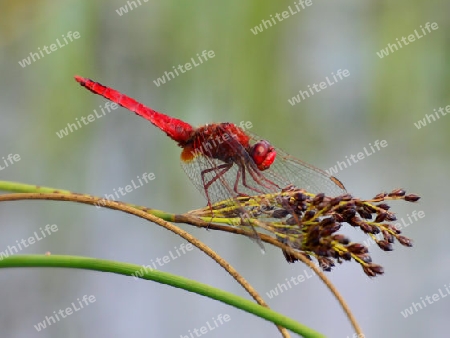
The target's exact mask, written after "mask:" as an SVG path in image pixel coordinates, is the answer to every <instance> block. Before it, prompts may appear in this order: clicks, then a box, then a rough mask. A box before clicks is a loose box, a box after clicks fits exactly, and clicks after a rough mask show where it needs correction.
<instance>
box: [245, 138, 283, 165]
mask: <svg viewBox="0 0 450 338" xmlns="http://www.w3.org/2000/svg"><path fill="white" fill-rule="evenodd" d="M250 155H251V157H252V159H253V161H254V162H255V164H256V165H257V166H258V169H259V170H266V169H268V168H269V167H270V166H271V164H272V163H273V162H274V161H275V157H276V155H277V153H276V151H275V149H274V148H273V147H272V146H271V145H270V143H269V142H267V141H264V140H261V141H259V142H257V143H255V145H254V146H253V149H252V151H251V154H250Z"/></svg>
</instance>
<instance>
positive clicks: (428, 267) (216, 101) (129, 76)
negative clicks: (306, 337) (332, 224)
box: [0, 0, 450, 338]
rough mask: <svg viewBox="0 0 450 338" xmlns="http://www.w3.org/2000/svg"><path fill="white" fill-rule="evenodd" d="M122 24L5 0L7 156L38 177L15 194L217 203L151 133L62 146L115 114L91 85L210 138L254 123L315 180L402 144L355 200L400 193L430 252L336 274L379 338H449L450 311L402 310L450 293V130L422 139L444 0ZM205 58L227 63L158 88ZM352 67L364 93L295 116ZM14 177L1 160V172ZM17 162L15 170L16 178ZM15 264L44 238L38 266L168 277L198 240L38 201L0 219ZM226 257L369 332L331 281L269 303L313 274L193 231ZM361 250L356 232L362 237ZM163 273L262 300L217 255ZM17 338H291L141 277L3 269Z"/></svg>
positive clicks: (121, 131) (246, 10)
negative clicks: (181, 251)
mask: <svg viewBox="0 0 450 338" xmlns="http://www.w3.org/2000/svg"><path fill="white" fill-rule="evenodd" d="M135 1H136V3H137V4H138V8H136V9H134V10H130V9H129V7H128V13H124V12H122V15H119V14H118V13H117V10H119V9H120V8H121V7H123V6H127V1H125V0H114V1H58V2H56V1H14V2H13V1H1V2H0V71H1V77H0V111H1V112H0V114H1V115H0V118H1V119H0V158H1V157H6V156H7V155H8V154H10V153H12V154H19V155H20V157H21V160H20V161H19V162H17V163H15V164H14V165H12V166H10V167H8V168H6V169H4V170H2V171H0V179H1V180H12V181H20V182H24V183H30V184H39V185H45V186H51V187H57V188H62V189H69V190H72V191H77V192H85V193H90V194H94V195H100V196H103V195H104V194H106V193H112V192H113V189H117V188H119V187H124V186H125V185H127V184H129V182H130V181H131V180H132V179H135V178H136V176H138V175H142V174H143V173H146V172H147V173H154V174H155V177H156V178H155V180H153V181H151V182H150V183H149V184H146V185H145V186H143V187H142V188H140V189H138V190H135V191H133V192H132V193H129V194H128V195H127V196H125V197H124V198H123V200H125V201H128V202H132V203H137V204H141V205H147V206H149V207H152V208H158V209H162V210H166V211H170V212H174V213H182V212H185V211H187V210H192V209H196V208H199V207H202V206H204V205H205V200H204V199H203V197H202V195H201V194H200V193H199V192H198V191H197V190H196V189H195V187H194V186H193V185H192V184H191V183H190V182H189V180H188V178H187V177H186V176H185V174H184V172H183V171H182V169H181V167H180V165H179V154H180V149H179V148H178V147H177V146H176V145H175V143H174V142H173V141H171V140H170V139H168V138H167V137H166V136H165V135H164V134H163V133H162V132H161V131H159V130H157V129H156V128H155V127H153V126H152V125H151V124H149V123H147V122H145V121H144V120H142V119H140V118H138V117H135V116H134V115H133V114H131V113H129V112H127V111H125V110H124V109H122V108H120V109H117V110H116V111H114V112H112V113H110V114H108V115H107V116H105V117H103V118H101V119H99V120H96V121H94V122H92V123H90V124H89V125H87V126H83V128H81V129H80V130H78V131H76V132H74V133H71V134H70V135H68V136H66V137H63V138H59V137H58V136H57V134H56V132H57V131H59V130H60V129H63V128H65V127H66V126H67V124H68V123H74V121H76V119H77V118H78V119H80V118H81V117H82V116H87V115H89V114H91V113H92V112H93V110H94V109H98V108H99V106H103V105H104V103H105V100H104V99H102V98H101V97H99V96H94V95H92V94H91V93H89V92H88V91H86V90H85V89H83V88H81V87H80V86H79V85H78V84H77V83H76V82H75V81H74V80H73V76H74V75H75V74H78V75H81V76H85V77H89V78H92V79H95V80H97V81H99V82H101V83H103V84H107V85H110V86H112V87H114V88H116V89H119V90H121V91H122V92H124V93H127V94H129V95H131V96H132V97H134V98H136V99H139V100H140V101H142V102H143V103H145V104H148V105H149V106H151V107H153V108H155V109H157V110H160V111H163V112H166V113H168V114H170V115H172V116H175V117H178V118H181V119H183V120H186V121H188V122H190V123H192V124H194V125H199V124H203V123H207V122H224V121H230V122H235V123H239V122H241V121H250V122H252V124H253V128H252V130H251V131H252V132H254V133H256V134H258V135H263V136H264V137H265V138H266V139H268V140H270V141H271V142H272V143H273V144H275V145H277V146H278V147H280V148H282V149H284V150H286V151H287V152H289V153H291V154H292V155H294V156H297V157H299V158H301V159H303V160H305V161H307V162H309V163H312V164H314V165H316V166H319V167H321V168H324V169H326V168H329V167H331V166H333V165H335V164H336V162H337V161H342V160H344V159H345V156H350V155H351V154H356V153H357V152H359V151H362V150H363V148H364V147H367V146H368V145H369V143H372V144H373V143H374V141H375V140H386V141H387V142H388V144H389V146H388V147H386V148H383V149H382V150H380V151H378V152H376V153H374V154H373V155H371V156H369V157H367V158H365V159H364V160H362V161H360V162H359V163H357V164H354V165H352V166H351V167H349V168H347V169H345V170H342V171H340V172H339V174H338V175H337V176H338V177H339V178H340V179H341V180H342V181H343V182H344V183H345V185H346V187H347V188H348V190H349V191H350V192H351V193H352V194H353V195H355V196H360V197H362V198H368V197H371V196H373V195H375V194H376V193H378V192H381V191H390V190H392V189H393V188H397V187H402V188H405V189H406V190H407V191H408V192H411V193H413V192H414V193H418V194H419V195H421V196H422V199H421V201H420V202H419V203H417V204H410V203H401V202H397V203H392V205H393V208H394V210H395V211H396V212H397V215H398V218H405V219H406V220H407V216H408V214H411V213H412V212H413V211H414V210H416V211H423V212H424V213H425V215H426V216H425V217H424V218H423V219H421V220H419V221H418V222H414V223H413V224H411V225H410V226H409V227H407V228H406V229H405V232H404V234H405V235H406V236H408V237H411V238H413V239H414V247H413V248H404V247H401V246H400V245H398V244H397V245H395V250H394V251H393V252H388V253H385V252H381V250H379V249H378V248H377V247H375V246H372V247H371V248H370V249H371V254H372V258H373V260H374V261H375V262H376V263H378V264H381V265H383V266H384V267H385V275H384V276H380V277H377V278H375V279H369V278H368V277H367V276H366V275H365V274H364V273H363V272H362V270H361V269H360V267H359V266H358V265H357V264H355V263H352V264H349V263H346V264H343V265H342V266H339V267H338V268H337V269H335V271H334V272H332V273H329V274H328V276H329V277H330V279H331V280H332V281H333V283H335V285H336V286H337V288H338V289H339V290H340V291H341V292H342V294H343V296H344V297H345V298H346V300H347V301H348V303H349V305H350V307H351V309H352V310H353V311H354V313H355V314H356V317H357V319H358V320H359V322H360V324H361V326H362V327H363V329H364V331H365V333H366V337H425V336H426V337H444V336H446V335H447V334H446V332H447V330H448V326H449V322H448V313H449V310H450V301H449V300H448V299H450V298H442V299H441V300H439V301H438V302H435V304H432V305H429V306H428V307H426V308H425V309H423V310H421V311H418V312H417V313H415V314H414V315H412V316H411V317H409V318H406V319H405V318H404V317H403V316H402V315H401V311H403V310H404V309H405V308H408V307H410V306H411V303H412V302H419V301H420V297H425V296H427V295H430V296H431V295H432V294H434V293H437V292H438V289H439V288H441V289H442V290H445V289H444V287H445V285H448V283H449V282H450V279H449V273H448V269H447V263H448V262H449V258H450V250H449V248H448V240H449V234H448V216H446V214H447V210H446V209H447V203H448V185H449V184H448V182H449V180H448V175H449V169H450V163H449V155H448V154H449V140H450V137H449V135H450V134H449V132H448V131H449V126H450V117H446V116H444V117H441V118H440V119H439V120H438V121H436V122H433V123H430V124H429V125H427V126H426V127H423V128H421V129H418V128H416V127H415V125H414V122H416V123H417V121H418V120H421V119H423V118H424V117H425V114H431V113H432V112H433V109H435V108H439V107H445V106H447V105H449V104H450V95H449V89H450V81H449V76H450V67H449V66H448V60H449V59H450V55H449V51H450V44H449V41H450V40H449V39H448V29H449V25H450V20H449V16H448V12H449V10H450V3H448V2H447V3H446V2H443V1H437V0H434V1H428V2H421V1H395V2H392V1H367V2H361V1H355V0H343V1H316V0H313V5H312V6H310V7H307V8H305V9H304V10H302V11H301V12H300V13H297V14H295V15H293V16H291V17H289V18H288V19H286V20H284V21H283V22H280V23H278V24H276V25H274V26H273V27H271V28H268V29H266V30H264V31H263V32H261V33H259V34H257V35H254V34H253V33H252V32H251V30H250V28H253V27H254V26H256V25H259V24H261V20H263V19H266V20H267V19H269V18H270V15H275V14H276V13H281V12H282V11H285V10H288V6H293V5H294V3H293V1H276V2H275V1H255V0H253V1H246V2H242V1H236V0H230V1H197V0H194V1H147V2H145V1H144V0H140V2H141V5H139V3H138V0H135ZM427 22H436V23H437V24H438V25H439V29H438V30H436V31H432V32H431V33H430V34H428V35H427V36H424V37H423V38H421V39H419V40H417V41H415V42H413V43H411V44H410V45H408V46H405V47H403V48H402V49H400V50H399V51H396V52H395V53H392V54H391V55H389V56H387V57H384V58H379V57H378V56H377V54H376V52H377V51H380V49H382V48H386V46H387V44H388V43H395V42H396V40H395V39H396V38H401V37H402V36H407V35H409V34H412V33H413V32H414V30H415V29H420V25H424V24H425V23H427ZM69 31H72V32H74V31H78V32H79V34H80V38H79V39H77V40H74V41H73V42H70V43H69V44H67V45H66V46H64V47H62V48H59V49H58V50H56V51H54V52H52V53H51V54H49V55H46V56H45V57H44V58H41V59H40V60H37V61H36V62H32V63H31V64H30V65H28V66H26V67H22V66H20V64H19V61H22V60H23V59H24V58H27V57H28V56H29V55H30V52H36V51H37V50H38V48H39V47H40V48H42V47H43V46H44V45H47V46H48V45H50V44H51V43H55V41H56V39H57V38H61V36H62V35H67V33H68V32H69ZM203 50H213V51H214V52H215V57H214V58H213V59H210V60H208V61H207V62H205V63H204V64H202V65H201V66H199V67H196V68H194V69H192V70H190V71H189V72H187V73H185V74H182V75H180V76H179V77H177V78H175V79H173V80H171V81H168V82H167V83H166V84H164V85H161V86H159V87H158V86H156V85H155V84H154V82H153V81H154V80H156V79H157V78H158V77H161V76H162V75H163V73H164V72H165V71H170V70H172V67H173V66H177V65H178V64H184V63H186V62H189V60H190V58H191V57H195V55H196V54H197V53H201V52H202V51H203ZM338 69H348V70H349V72H350V74H351V75H350V76H349V77H348V78H345V79H344V80H342V81H341V82H339V83H338V84H335V85H334V86H332V87H329V88H327V89H325V90H323V91H322V92H320V93H317V94H315V95H314V96H312V97H310V98H309V99H307V100H305V101H304V102H301V103H299V104H296V105H294V106H292V105H290V104H289V103H288V101H287V100H288V99H290V98H291V97H292V96H294V95H296V94H298V91H299V90H300V89H302V90H304V89H306V87H307V86H308V85H312V84H314V83H319V82H320V81H323V79H324V78H325V77H326V76H330V74H331V73H332V72H336V71H337V70H338ZM0 163H2V162H1V161H0ZM2 164H3V163H2ZM0 224H1V236H0V251H3V250H5V249H6V248H7V247H8V245H14V244H15V243H16V240H21V239H22V238H28V237H29V236H32V234H33V232H34V231H38V229H39V228H40V227H44V226H45V225H46V224H56V225H57V226H58V229H59V231H58V232H56V233H54V234H53V235H51V236H50V237H48V238H46V239H43V240H41V241H39V242H38V243H36V244H34V245H32V246H30V247H29V248H26V249H24V250H23V251H22V252H21V253H45V252H46V251H50V252H52V253H54V254H69V255H70V254H73V255H83V256H91V257H99V258H106V259H112V260H118V261H124V262H132V263H136V264H144V265H146V264H151V261H152V260H153V261H154V260H156V259H157V258H158V257H160V258H161V257H163V256H165V255H168V254H169V251H171V250H172V252H174V250H175V247H176V248H178V247H179V246H180V245H181V244H182V243H183V240H182V239H180V238H178V237H176V236H175V235H173V234H172V233H168V232H167V231H165V230H163V229H161V228H159V227H158V226H156V225H154V224H151V223H149V222H146V221H144V220H141V219H137V218H134V217H130V216H128V215H125V214H122V213H118V212H114V211H111V210H106V209H97V208H94V207H89V206H84V205H78V204H70V203H62V202H42V201H24V202H14V203H12V202H8V203H4V204H3V203H2V204H0ZM181 226H182V227H183V228H184V229H187V230H189V231H190V232H191V233H192V234H194V235H195V236H198V238H200V239H201V240H203V241H205V242H206V243H207V244H208V245H209V246H211V247H212V248H213V249H215V250H216V251H217V252H218V253H219V254H221V255H223V257H224V258H225V259H227V260H228V261H229V262H230V264H232V265H233V266H234V267H235V268H236V269H237V270H238V271H240V272H241V273H242V274H243V275H244V277H245V278H247V279H248V281H249V282H250V283H251V284H252V285H253V286H254V287H255V288H256V289H257V290H258V291H260V292H261V294H262V295H263V297H264V298H265V299H266V300H267V301H268V303H269V304H270V306H271V307H272V308H273V309H275V310H277V311H279V312H281V313H284V314H286V315H288V316H290V317H292V318H295V319H297V320H298V321H300V322H302V323H304V324H307V325H309V326H311V327H312V328H315V329H317V330H318V331H320V332H322V333H324V334H325V335H327V336H329V337H342V338H344V337H352V334H353V333H354V332H353V329H352V327H351V326H350V324H349V322H348V320H347V319H346V317H345V315H344V313H343V312H342V310H341V309H340V307H339V305H338V303H337V302H336V300H335V299H334V298H333V297H332V295H331V294H330V292H329V291H328V290H327V289H326V288H325V286H324V285H323V284H322V283H321V282H320V281H319V279H318V278H317V277H312V278H309V279H307V280H306V281H305V282H303V283H301V284H300V285H298V286H295V287H293V288H292V289H290V290H288V291H285V292H283V293H281V294H280V295H278V296H277V297H274V298H272V299H269V297H268V296H267V294H266V293H267V292H269V290H271V289H273V288H275V287H276V286H277V284H278V283H283V282H285V279H286V278H288V279H289V278H291V277H293V276H298V275H300V274H305V269H306V267H305V266H303V265H302V264H301V263H296V264H292V265H288V264H287V263H286V262H285V261H284V258H283V257H282V255H281V253H280V252H279V251H278V250H275V249H273V248H270V247H268V248H267V252H266V254H265V255H261V253H260V250H259V248H258V246H257V245H255V244H254V243H253V242H251V241H250V240H249V239H247V238H245V237H237V236H232V235H229V234H224V233H217V232H214V231H205V230H199V229H194V228H192V227H189V226H184V225H181ZM345 233H346V234H348V235H349V236H350V237H351V238H352V239H353V240H362V239H364V237H363V236H361V235H360V234H359V232H358V231H356V230H353V229H350V230H346V231H345ZM161 270H164V271H168V272H171V273H175V274H179V275H181V276H186V277H189V278H192V279H195V280H198V281H201V282H204V283H207V284H211V285H214V286H216V287H219V288H222V289H225V290H227V291H230V292H233V293H236V294H239V295H242V296H245V297H248V296H247V295H246V294H245V292H244V290H243V289H242V288H241V287H240V286H239V285H237V283H236V282H235V281H234V280H233V279H232V278H231V277H230V276H229V275H227V273H226V272H224V271H223V270H222V269H220V268H219V267H218V266H217V265H216V264H215V263H214V262H213V261H212V260H211V259H210V258H208V257H206V256H205V255H204V254H202V253H200V252H199V251H198V250H193V251H192V252H189V253H188V254H186V255H183V256H182V257H180V258H178V259H176V260H173V261H171V262H170V263H168V264H166V265H164V267H162V268H161ZM0 283H1V285H2V287H1V289H0V303H1V304H2V310H1V315H0V330H1V336H2V337H11V338H13V337H93V336H96V337H128V336H140V337H181V336H182V335H185V336H189V334H190V331H189V330H191V332H192V331H193V329H194V328H200V327H201V326H203V325H206V322H207V321H210V323H211V322H212V320H213V318H217V316H218V315H219V314H222V315H224V314H228V315H229V316H230V318H231V320H230V321H229V322H227V323H226V324H224V325H222V326H220V327H219V328H217V329H215V330H214V331H210V332H208V333H207V334H206V335H207V336H208V337H237V336H239V337H277V336H279V333H278V332H277V330H276V328H275V327H274V325H272V324H270V323H268V322H265V321H264V320H262V319H259V318H257V317H255V316H252V315H250V314H247V313H244V312H241V311H239V310H236V309H234V308H231V307H229V306H227V305H225V304H222V303H219V302H216V301H213V300H210V299H207V298H203V297H200V296H197V295H194V294H190V293H187V292H184V291H182V290H178V289H173V288H170V287H167V286H164V285H160V284H156V283H152V282H148V281H136V280H134V279H133V278H126V277H123V276H118V275H112V274H106V273H97V272H89V271H81V270H80V271H75V270H69V269H5V270H2V271H1V272H0ZM83 295H94V296H95V297H96V302H95V303H93V304H91V305H89V306H88V307H87V308H86V309H83V310H82V311H79V312H76V313H74V314H73V315H71V316H69V317H68V318H66V319H63V320H61V321H60V322H58V323H56V324H53V325H51V326H49V327H48V328H46V329H45V330H43V331H41V332H37V331H36V329H35V328H34V325H36V324H37V323H38V322H40V321H42V320H44V319H45V316H50V315H52V314H53V311H58V310H59V309H64V308H66V307H68V306H70V303H71V302H74V301H76V299H77V298H81V297H82V296H83Z"/></svg>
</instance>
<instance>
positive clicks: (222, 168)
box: [201, 163, 233, 211]
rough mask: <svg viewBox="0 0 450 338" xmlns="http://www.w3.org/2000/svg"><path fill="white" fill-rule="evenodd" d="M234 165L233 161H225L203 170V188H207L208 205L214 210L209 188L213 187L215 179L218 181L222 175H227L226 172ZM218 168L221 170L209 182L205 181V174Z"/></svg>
mask: <svg viewBox="0 0 450 338" xmlns="http://www.w3.org/2000/svg"><path fill="white" fill-rule="evenodd" d="M232 166H233V163H224V164H221V165H219V166H217V167H216V168H209V169H205V170H203V171H202V172H201V177H202V183H203V188H204V189H205V195H206V199H207V200H208V206H209V207H210V209H211V211H212V205H211V198H210V197H209V193H208V189H209V188H210V187H211V185H212V184H213V183H214V182H215V181H217V180H218V179H219V178H220V177H222V176H223V175H225V173H226V172H227V171H228V170H230V168H231V167H232ZM217 170H220V171H219V172H218V173H217V174H216V175H215V176H214V177H213V178H212V179H211V180H210V181H209V182H205V175H206V174H207V173H210V172H211V171H217Z"/></svg>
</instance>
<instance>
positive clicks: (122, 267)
mask: <svg viewBox="0 0 450 338" xmlns="http://www.w3.org/2000/svg"><path fill="white" fill-rule="evenodd" d="M18 267H53V268H54V267H59V268H75V269H84V270H94V271H102V272H111V273H116V274H121V275H125V276H132V275H134V274H135V273H136V271H139V270H142V267H141V266H139V265H135V264H129V263H123V262H116V261H110V260H105V259H96V258H89V257H80V256H65V255H14V256H10V257H7V258H5V259H3V260H1V261H0V268H18ZM139 278H141V279H147V280H152V281H155V282H158V283H161V284H166V285H170V286H173V287H176V288H179V289H183V290H186V291H189V292H194V293H196V294H199V295H202V296H205V297H209V298H212V299H215V300H218V301H220V302H223V303H225V304H228V305H231V306H233V307H236V308H238V309H241V310H244V311H247V312H249V313H253V314H254V315H256V316H258V317H261V318H263V319H266V320H268V321H270V322H272V323H274V324H277V325H279V326H282V327H285V328H288V329H289V330H291V331H293V332H295V333H297V334H299V335H302V336H303V337H311V338H320V337H325V336H323V335H322V334H320V333H318V332H316V331H314V330H313V329H310V328H309V327H307V326H305V325H303V324H300V323H298V322H296V321H295V320H293V319H291V318H289V317H285V316H283V315H281V314H279V313H277V312H275V311H273V310H270V309H268V308H266V307H263V306H260V305H257V304H255V303H253V302H251V301H249V300H247V299H244V298H242V297H239V296H236V295H234V294H232V293H229V292H226V291H223V290H220V289H216V288H214V287H212V286H210V285H207V284H203V283H200V282H197V281H194V280H190V279H187V278H184V277H180V276H176V275H173V274H170V273H168V272H162V271H158V270H151V271H148V269H146V271H145V272H144V273H143V275H142V277H139Z"/></svg>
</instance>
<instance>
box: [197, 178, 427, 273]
mask: <svg viewBox="0 0 450 338" xmlns="http://www.w3.org/2000/svg"><path fill="white" fill-rule="evenodd" d="M419 198H420V197H419V196H417V195H415V194H409V195H407V194H406V192H405V191H404V190H403V189H396V190H393V191H392V192H390V193H381V194H378V195H377V196H375V197H374V198H373V199H371V200H361V199H358V198H354V197H352V196H351V195H350V194H345V195H342V196H338V197H327V196H325V195H324V194H317V195H315V194H311V193H308V192H307V191H305V190H302V189H294V188H293V187H289V188H288V189H285V190H283V191H282V192H280V193H278V194H268V195H260V196H251V197H240V198H238V203H235V201H223V202H220V203H217V204H215V205H213V210H212V212H213V215H212V216H213V217H214V221H215V222H220V220H221V219H227V220H230V219H234V220H236V219H240V224H241V225H242V224H244V225H248V224H251V226H253V227H258V228H259V229H264V230H265V232H268V233H271V234H273V235H275V236H276V238H277V239H278V240H279V241H280V242H282V243H284V244H287V245H288V246H289V247H290V248H292V249H294V250H298V251H301V252H302V253H304V254H306V255H307V256H308V257H310V258H312V257H314V258H316V259H317V261H318V262H319V265H320V266H321V268H322V269H323V270H325V271H330V270H331V269H332V267H334V266H335V263H336V262H337V263H342V262H343V261H350V260H352V259H353V260H355V261H356V262H358V263H359V264H360V265H361V266H362V268H363V270H364V272H365V273H366V275H368V276H370V277H374V276H376V275H380V274H383V267H382V266H380V265H378V264H375V263H372V259H371V257H370V255H369V250H368V248H367V247H366V246H364V245H363V244H361V243H353V242H351V241H350V240H349V239H348V238H347V237H345V236H344V235H342V234H339V233H337V232H338V230H339V229H340V228H341V227H342V226H343V225H344V224H345V223H347V224H349V225H350V226H353V227H356V228H359V229H361V230H362V231H363V232H364V233H365V234H367V235H368V236H370V237H371V238H372V239H373V240H374V242H375V243H377V245H378V246H379V247H380V248H381V249H382V250H384V251H391V250H393V243H394V242H395V239H396V240H397V241H398V242H399V243H400V244H402V245H404V246H408V247H410V246H412V242H411V240H410V239H409V238H407V237H405V236H402V235H401V231H400V230H399V229H396V228H395V226H394V224H393V223H392V222H394V221H396V217H395V215H394V213H392V212H391V211H389V209H390V207H389V205H387V204H386V203H383V202H385V201H389V200H405V201H408V202H416V201H418V200H419ZM193 213H194V214H196V215H197V216H208V214H209V215H211V210H210V209H209V208H205V209H202V210H197V211H194V212H193ZM243 215H244V217H242V216H243ZM380 234H381V235H380ZM377 235H378V236H377ZM283 253H284V256H285V258H286V260H287V261H288V262H289V263H293V262H295V261H296V260H297V259H296V258H295V257H294V256H293V255H292V254H289V253H288V252H287V251H283Z"/></svg>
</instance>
